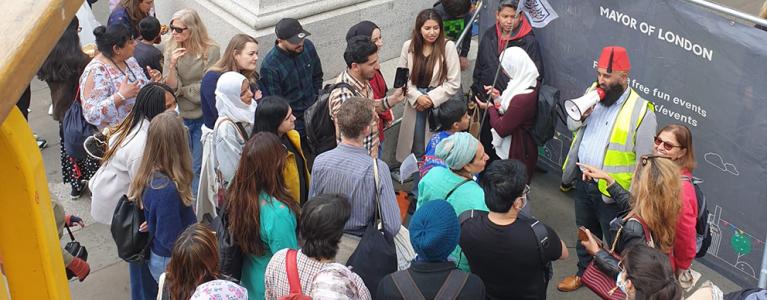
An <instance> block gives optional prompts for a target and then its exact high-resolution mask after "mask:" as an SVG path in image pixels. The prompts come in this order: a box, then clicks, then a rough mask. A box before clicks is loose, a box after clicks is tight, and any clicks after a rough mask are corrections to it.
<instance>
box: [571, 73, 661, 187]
mask: <svg viewBox="0 0 767 300" xmlns="http://www.w3.org/2000/svg"><path fill="white" fill-rule="evenodd" d="M595 86H596V84H594V85H592V86H591V88H589V91H590V90H591V89H593V88H594V87H595ZM629 89H630V91H629V96H628V98H627V99H626V102H624V103H623V106H622V107H621V110H620V111H619V112H618V116H617V119H616V120H615V123H613V128H612V130H611V133H610V140H609V142H608V144H607V147H606V149H605V155H604V160H603V161H602V170H604V171H605V172H607V173H608V174H610V176H611V177H612V178H613V179H615V182H616V183H618V184H620V185H621V186H622V187H623V188H624V189H626V190H628V189H629V188H630V186H631V177H632V175H633V174H634V168H635V167H636V153H635V152H634V144H635V142H636V132H637V129H638V128H639V125H640V124H641V123H642V119H644V116H645V114H646V113H647V111H648V110H649V111H655V106H654V105H653V104H652V103H651V102H649V101H647V100H644V99H642V98H640V97H639V95H638V94H637V93H636V91H634V90H633V89H631V88H629ZM583 132H584V127H581V128H580V129H579V130H578V131H576V132H575V133H574V135H573V141H572V143H571V144H570V153H569V154H568V155H567V158H566V159H565V163H564V164H563V165H562V171H563V172H565V173H568V172H573V170H572V169H569V168H575V167H576V166H575V162H576V161H577V159H578V158H577V157H573V156H576V155H577V151H573V149H577V147H579V146H580V142H581V139H582V137H583ZM574 147H575V148H574ZM570 162H572V163H570ZM597 185H598V187H599V191H600V192H601V193H602V195H605V196H608V197H610V194H609V193H608V192H607V182H605V180H599V182H598V183H597Z"/></svg>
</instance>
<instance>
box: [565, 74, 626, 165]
mask: <svg viewBox="0 0 767 300" xmlns="http://www.w3.org/2000/svg"><path fill="white" fill-rule="evenodd" d="M630 91H631V89H626V91H624V92H623V95H621V97H620V98H618V101H616V102H615V104H613V105H612V106H604V105H602V103H599V104H597V105H596V106H594V111H593V112H592V113H591V115H589V116H588V118H586V120H585V121H584V124H583V125H585V126H586V128H584V132H583V140H581V144H580V147H579V148H578V162H580V163H584V164H587V165H591V166H594V167H597V168H600V169H602V168H603V166H602V163H603V162H604V158H605V151H606V150H607V145H608V143H609V142H610V134H611V133H612V130H613V124H615V119H617V118H618V113H619V112H620V110H621V107H623V103H624V102H626V99H628V95H629V93H630Z"/></svg>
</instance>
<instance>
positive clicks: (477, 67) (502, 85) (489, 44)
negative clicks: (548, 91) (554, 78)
mask: <svg viewBox="0 0 767 300" xmlns="http://www.w3.org/2000/svg"><path fill="white" fill-rule="evenodd" d="M508 47H520V48H522V49H523V50H525V52H527V55H529V56H530V59H532V60H533V62H534V63H535V67H537V68H538V73H539V75H540V76H539V77H538V79H539V81H543V75H544V73H543V58H542V57H541V49H540V47H539V46H538V41H537V40H536V39H535V34H534V33H533V32H532V31H530V33H528V34H527V35H525V36H523V37H522V38H519V39H516V40H512V41H510V42H509V43H508ZM499 55H500V52H499V51H498V34H497V33H496V27H495V26H493V27H490V28H488V29H487V30H486V31H485V34H484V35H482V40H481V41H480V42H479V49H478V50H477V60H476V62H475V64H474V76H473V79H474V83H473V84H472V89H473V90H474V92H481V91H484V90H485V89H484V87H483V86H485V85H492V84H493V79H494V78H495V71H496V69H497V68H498V65H499V64H500V60H499ZM508 82H509V78H508V77H506V76H505V75H503V72H501V73H500V74H499V75H498V81H497V82H496V85H495V88H496V89H498V90H499V91H501V92H503V90H505V89H506V84H507V83H508Z"/></svg>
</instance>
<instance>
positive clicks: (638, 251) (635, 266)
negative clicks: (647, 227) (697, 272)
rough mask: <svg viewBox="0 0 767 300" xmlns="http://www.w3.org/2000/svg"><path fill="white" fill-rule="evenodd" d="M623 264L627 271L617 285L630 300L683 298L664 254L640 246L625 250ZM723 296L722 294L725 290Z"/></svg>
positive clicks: (622, 274) (680, 288)
mask: <svg viewBox="0 0 767 300" xmlns="http://www.w3.org/2000/svg"><path fill="white" fill-rule="evenodd" d="M621 262H622V265H623V269H622V270H621V272H620V274H618V277H617V281H616V284H617V286H618V288H619V289H620V290H621V291H622V292H623V293H624V294H625V295H626V299H629V300H634V299H668V300H681V299H682V294H683V292H684V291H683V290H682V287H680V286H679V283H678V282H677V280H676V276H674V272H673V271H672V270H671V265H670V264H669V261H668V259H667V257H666V254H663V252H661V251H659V250H658V249H655V248H652V247H648V246H646V245H641V244H640V245H636V246H634V247H632V248H629V249H627V250H626V251H624V252H623V260H622V261H621ZM719 293H720V295H721V291H719ZM688 299H705V298H688ZM708 299H711V298H710V297H709V298H708ZM719 299H721V298H719Z"/></svg>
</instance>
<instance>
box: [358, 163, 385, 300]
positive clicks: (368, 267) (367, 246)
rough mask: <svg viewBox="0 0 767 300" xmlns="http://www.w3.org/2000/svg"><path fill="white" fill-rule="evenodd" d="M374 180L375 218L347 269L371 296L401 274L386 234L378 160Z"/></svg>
mask: <svg viewBox="0 0 767 300" xmlns="http://www.w3.org/2000/svg"><path fill="white" fill-rule="evenodd" d="M373 178H375V186H376V197H375V200H376V206H375V217H374V219H373V222H372V223H371V224H368V226H367V228H366V229H365V233H363V234H362V238H361V239H360V242H359V244H358V245H357V249H355V250H354V252H353V253H352V255H351V256H350V257H349V260H347V262H346V265H347V266H349V267H350V268H351V269H352V271H354V273H357V275H359V276H360V277H361V278H362V281H363V282H365V286H366V287H367V288H368V290H369V291H370V294H371V295H375V294H376V289H377V288H378V283H379V282H380V281H381V279H383V278H384V276H386V275H388V274H391V273H394V272H396V271H397V250H396V247H395V245H394V239H393V237H392V236H391V235H389V234H387V233H386V232H385V231H384V230H383V219H382V214H381V201H380V200H381V199H380V198H381V196H380V194H381V187H380V184H379V178H378V160H377V159H375V158H373Z"/></svg>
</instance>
